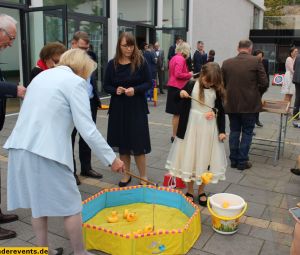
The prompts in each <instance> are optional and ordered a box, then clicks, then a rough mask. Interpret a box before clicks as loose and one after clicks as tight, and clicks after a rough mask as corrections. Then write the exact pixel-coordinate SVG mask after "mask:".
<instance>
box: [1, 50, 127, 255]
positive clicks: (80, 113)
mask: <svg viewBox="0 0 300 255" xmlns="http://www.w3.org/2000/svg"><path fill="white" fill-rule="evenodd" d="M95 68H96V64H95V62H94V61H92V60H91V59H90V57H89V56H88V55H87V54H86V52H85V51H83V50H80V49H72V50H69V51H67V52H65V53H64V54H63V55H62V56H61V59H60V62H59V65H58V66H57V67H55V68H52V69H49V70H46V71H44V72H42V73H40V74H39V75H38V76H37V77H36V78H35V79H34V80H33V81H32V82H31V84H30V86H29V87H28V89H27V93H26V96H25V99H24V102H23V105H22V108H21V111H20V114H19V118H18V120H17V123H16V126H15V128H14V129H13V131H12V134H11V136H10V137H9V138H8V140H7V141H6V143H5V145H4V148H6V149H8V150H9V156H8V177H7V179H8V194H7V196H8V210H15V209H17V208H30V209H31V212H32V227H33V231H34V232H35V234H36V239H37V241H36V244H37V245H38V246H48V237H47V232H48V230H47V223H48V217H51V216H63V217H64V226H65V230H66V232H67V233H68V235H69V238H70V241H71V245H72V248H73V250H74V254H75V255H85V254H86V253H87V252H86V251H85V249H84V245H83V237H82V229H81V215H80V213H81V209H82V205H81V195H80V193H79V191H78V188H77V185H76V182H75V178H74V175H73V170H74V169H73V168H74V167H73V158H72V144H71V133H72V130H73V128H74V125H75V127H76V128H77V130H78V131H79V133H80V134H81V135H82V137H83V138H84V140H85V141H86V142H87V144H88V145H89V146H90V148H91V149H92V151H94V153H95V154H96V156H97V157H98V158H99V159H100V160H101V161H102V163H103V164H105V165H106V166H111V169H112V170H113V171H123V170H124V163H123V162H122V161H121V160H120V159H118V158H116V155H115V153H114V152H113V151H112V149H111V148H110V147H109V146H108V144H107V143H106V141H105V140H104V138H103V137H102V135H101V134H100V132H99V131H98V130H97V128H96V125H95V123H94V122H93V120H92V117H91V112H90V111H91V110H90V102H89V97H88V93H87V88H86V79H87V78H88V77H89V76H90V74H91V73H92V71H93V70H95ZM51 251H52V253H54V251H53V250H51ZM51 251H50V252H51Z"/></svg>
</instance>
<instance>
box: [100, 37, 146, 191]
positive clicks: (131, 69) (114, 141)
mask: <svg viewBox="0 0 300 255" xmlns="http://www.w3.org/2000/svg"><path fill="white" fill-rule="evenodd" d="M150 88H151V74H150V69H149V66H148V64H147V62H146V61H145V60H144V58H143V56H142V53H141V52H140V50H139V49H138V47H137V45H136V40H135V38H134V36H133V35H132V34H131V33H126V32H125V33H122V34H121V35H120V37H119V40H118V43H117V47H116V55H115V57H114V58H113V59H112V60H110V61H109V62H108V65H107V68H106V71H105V77H104V90H105V91H106V92H108V93H109V94H111V100H110V106H109V111H108V114H109V118H108V130H107V142H108V144H109V145H110V146H111V147H112V148H113V149H114V151H115V152H119V154H120V158H121V160H123V161H124V163H125V168H126V170H127V171H130V161H131V155H133V156H134V159H135V162H136V165H137V168H138V170H139V173H140V176H141V177H142V178H145V179H147V174H146V156H145V154H147V153H149V152H150V151H151V145H150V135H149V126H148V116H147V114H149V110H148V105H147V101H146V97H145V92H146V91H147V90H148V89H150ZM130 181H131V177H130V176H129V175H124V176H123V178H122V180H121V181H120V182H119V186H120V187H124V186H126V185H128V184H129V183H130Z"/></svg>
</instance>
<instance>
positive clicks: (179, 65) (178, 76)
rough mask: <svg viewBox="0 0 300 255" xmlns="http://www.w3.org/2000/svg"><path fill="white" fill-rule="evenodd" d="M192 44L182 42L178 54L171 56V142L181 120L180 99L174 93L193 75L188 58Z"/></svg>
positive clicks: (167, 109) (169, 89)
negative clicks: (188, 65) (187, 62)
mask: <svg viewBox="0 0 300 255" xmlns="http://www.w3.org/2000/svg"><path fill="white" fill-rule="evenodd" d="M190 51H191V50H190V45H189V44H188V43H186V42H182V43H180V44H179V45H178V46H177V47H176V50H175V52H176V55H175V56H174V57H172V58H171V60H170V62H169V80H168V83H167V85H168V96H167V105H166V112H167V113H170V114H173V119H172V126H173V134H172V137H171V142H173V141H174V138H175V136H176V132H177V127H178V121H179V102H180V101H179V100H175V97H174V95H176V92H177V91H178V90H181V89H182V88H183V87H184V85H185V84H186V83H187V82H188V80H189V79H191V77H192V76H193V73H192V72H189V70H188V67H187V64H186V59H187V58H188V57H189V56H190Z"/></svg>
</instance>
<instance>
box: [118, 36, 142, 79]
mask: <svg viewBox="0 0 300 255" xmlns="http://www.w3.org/2000/svg"><path fill="white" fill-rule="evenodd" d="M123 38H125V40H126V44H127V45H128V46H134V49H133V52H132V55H131V58H130V60H131V65H130V68H131V72H132V73H133V72H134V71H135V70H136V69H138V68H139V67H140V66H141V64H142V63H143V61H144V57H143V55H142V54H141V51H140V50H139V49H138V47H137V44H136V40H135V37H134V36H133V35H132V33H128V32H123V33H122V34H121V35H120V36H119V39H118V43H117V47H116V55H115V57H114V64H115V67H117V65H118V64H119V61H120V59H121V58H122V57H123V56H122V51H121V41H122V39H123Z"/></svg>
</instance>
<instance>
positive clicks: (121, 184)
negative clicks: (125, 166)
mask: <svg viewBox="0 0 300 255" xmlns="http://www.w3.org/2000/svg"><path fill="white" fill-rule="evenodd" d="M130 182H131V176H130V177H129V179H128V181H127V182H119V187H126V186H127V185H128V184H129V183H130Z"/></svg>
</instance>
